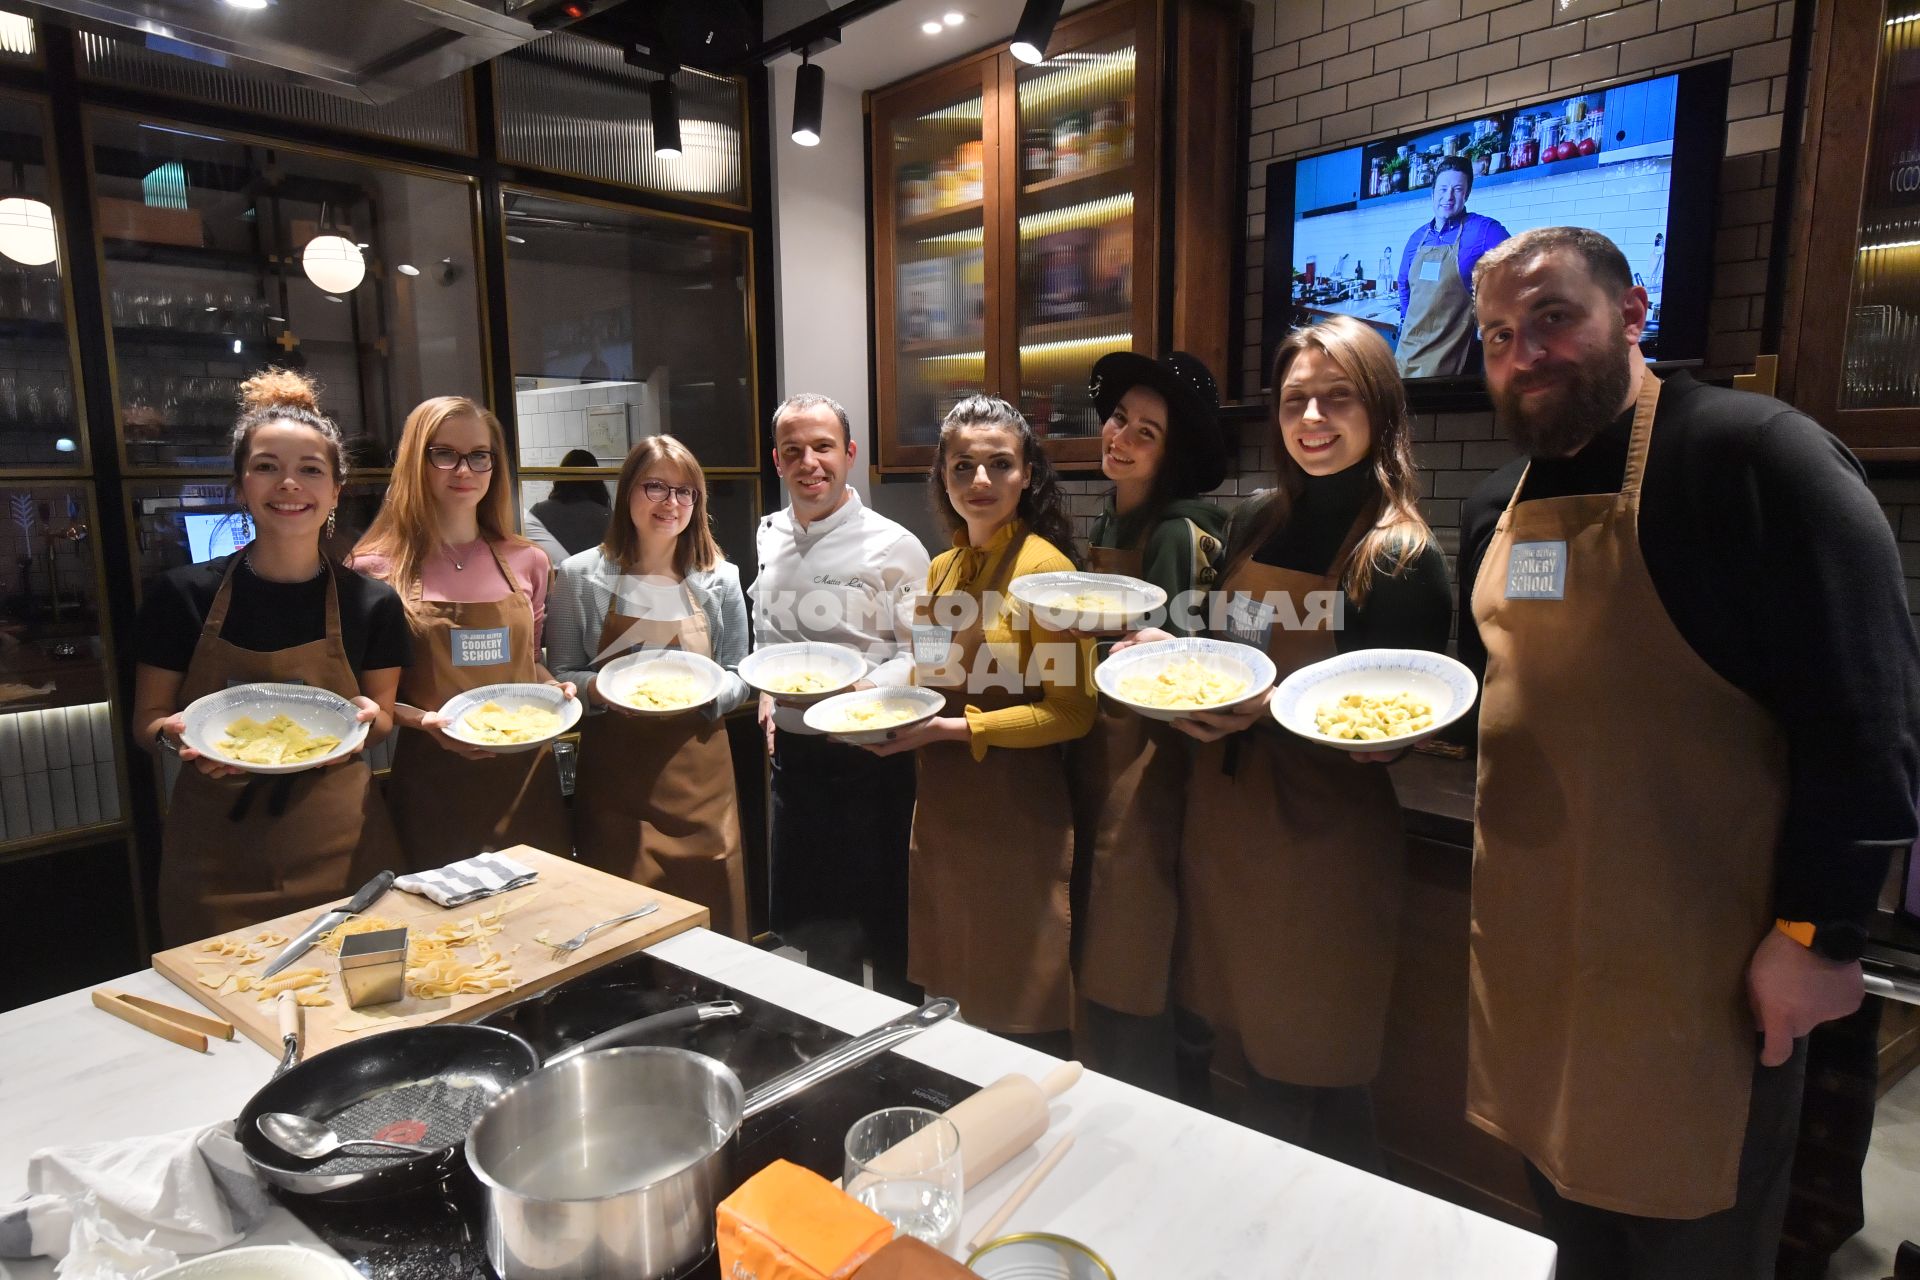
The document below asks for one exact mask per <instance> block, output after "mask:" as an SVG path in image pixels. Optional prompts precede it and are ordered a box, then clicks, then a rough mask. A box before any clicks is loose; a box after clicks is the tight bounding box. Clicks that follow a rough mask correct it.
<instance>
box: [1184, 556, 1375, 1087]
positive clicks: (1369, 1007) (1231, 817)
mask: <svg viewBox="0 0 1920 1280" xmlns="http://www.w3.org/2000/svg"><path fill="white" fill-rule="evenodd" d="M1349 545H1351V539H1349ZM1345 558H1346V551H1345V549H1343V550H1342V552H1341V554H1340V555H1339V556H1337V557H1336V558H1335V561H1334V563H1335V565H1336V566H1337V565H1339V564H1341V563H1343V562H1344V560H1345ZM1222 582H1223V585H1222V587H1221V588H1220V589H1221V590H1223V591H1225V592H1226V593H1227V595H1228V597H1229V598H1230V599H1231V598H1233V597H1235V596H1245V597H1247V598H1248V601H1260V600H1268V601H1272V602H1274V603H1275V605H1276V616H1275V620H1273V621H1272V622H1271V623H1270V625H1269V626H1268V627H1267V628H1266V630H1267V635H1266V641H1265V646H1264V647H1265V649H1266V652H1267V655H1268V656H1269V657H1271V658H1272V659H1273V662H1274V666H1275V667H1276V668H1277V669H1278V673H1279V678H1280V679H1283V680H1284V679H1285V678H1286V677H1287V676H1288V675H1290V674H1291V673H1293V672H1295V671H1297V670H1299V669H1300V668H1301V667H1304V666H1307V665H1308V664H1309V663H1313V662H1318V661H1321V660H1322V659H1325V658H1331V657H1333V656H1334V654H1335V653H1336V652H1337V649H1336V646H1335V643H1334V633H1333V631H1332V630H1331V629H1329V628H1327V627H1326V626H1324V625H1322V626H1317V627H1315V628H1314V629H1306V628H1304V627H1302V628H1289V627H1286V626H1283V625H1282V623H1281V621H1280V619H1284V618H1287V617H1288V616H1289V613H1288V611H1289V609H1291V610H1293V611H1294V612H1295V614H1296V615H1297V616H1300V617H1302V618H1306V617H1310V616H1312V615H1310V614H1309V613H1308V611H1307V596H1308V594H1309V593H1311V592H1323V591H1324V592H1337V591H1338V590H1339V589H1340V585H1339V578H1338V573H1337V570H1335V571H1332V572H1329V573H1327V574H1325V575H1316V574H1311V573H1301V572H1297V571H1294V570H1288V569H1277V568H1274V567H1272V566H1271V565H1263V564H1259V563H1257V562H1256V561H1254V559H1253V558H1252V556H1251V555H1242V556H1241V558H1240V559H1239V561H1238V563H1236V564H1234V565H1232V566H1230V567H1229V568H1228V570H1227V572H1226V573H1225V574H1224V575H1223V578H1222ZM1283 595H1284V596H1287V597H1290V602H1283V601H1280V600H1279V597H1280V596H1283ZM1321 620H1322V621H1324V620H1325V614H1324V611H1323V612H1322V615H1321ZM1191 777H1192V782H1191V784H1190V785H1189V787H1188V790H1187V804H1186V810H1187V811H1186V825H1185V834H1184V836H1183V838H1182V839H1181V842H1180V865H1179V876H1180V896H1181V920H1180V960H1179V982H1180V990H1181V997H1182V1003H1183V1004H1184V1005H1186V1007H1188V1008H1191V1009H1193V1010H1194V1011H1195V1012H1197V1013H1199V1014H1201V1015H1202V1016H1203V1017H1205V1018H1206V1019H1207V1021H1208V1022H1209V1023H1210V1024H1212V1025H1213V1026H1215V1027H1216V1028H1219V1029H1222V1030H1233V1031H1236V1032H1238V1033H1239V1035H1240V1039H1241V1042H1242V1044H1243V1046H1244V1049H1245V1052H1246V1057H1247V1062H1248V1064H1249V1065H1250V1066H1252V1068H1253V1069H1254V1070H1255V1071H1257V1072H1259V1073H1260V1074H1261V1075H1263V1076H1265V1077H1267V1078H1268V1079H1270V1080H1280V1081H1285V1082H1286V1083H1289V1084H1299V1085H1312V1086H1319V1087H1334V1086H1346V1085H1358V1084H1366V1083H1367V1082H1368V1081H1370V1080H1372V1079H1373V1077H1374V1076H1375V1074H1377V1073H1378V1071H1379V1067H1380V1047H1381V1042H1382V1039H1383V1038H1384V1036H1385V1033H1386V1021H1387V1002H1388V1000H1389V998H1390V996H1391V994H1392V988H1393V961H1394V952H1395V947H1396V942H1397V939H1398V936H1399V922H1400V899H1401V896H1402V893H1403V891H1404V888H1405V879H1406V841H1405V838H1404V836H1403V833H1402V831H1401V826H1400V806H1399V802H1398V801H1397V800H1396V799H1395V798H1394V793H1393V783H1392V782H1391V781H1390V780H1389V778H1388V777H1387V771H1386V770H1385V769H1383V768H1380V767H1379V766H1377V765H1366V764H1360V763H1358V762H1356V761H1354V760H1352V759H1350V758H1349V757H1348V756H1347V755H1346V754H1345V753H1343V752H1340V751H1336V750H1335V749H1334V748H1332V747H1322V746H1316V745H1314V744H1313V743H1310V742H1307V741H1305V740H1303V739H1301V738H1298V737H1296V736H1294V735H1293V734H1290V733H1287V732H1286V731H1284V730H1282V729H1281V728H1280V726H1279V725H1277V724H1275V723H1273V721H1272V720H1271V719H1270V718H1269V719H1263V720H1261V721H1258V722H1256V724H1255V725H1254V727H1253V728H1252V729H1251V730H1249V731H1247V732H1245V733H1238V734H1234V735H1233V736H1231V737H1230V738H1227V739H1224V740H1222V741H1220V742H1213V743H1207V744H1203V745H1199V746H1196V747H1195V749H1194V752H1193V770H1192V775H1191Z"/></svg>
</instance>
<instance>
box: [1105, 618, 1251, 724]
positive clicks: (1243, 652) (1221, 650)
mask: <svg viewBox="0 0 1920 1280" xmlns="http://www.w3.org/2000/svg"><path fill="white" fill-rule="evenodd" d="M1188 662H1198V663H1199V664H1200V665H1201V666H1203V667H1206V668H1208V669H1209V670H1212V671H1216V672H1218V673H1219V674H1221V675H1223V676H1226V677H1227V678H1229V679H1232V680H1239V681H1243V682H1244V683H1245V685H1246V687H1245V688H1244V689H1242V690H1241V691H1240V692H1239V693H1237V694H1235V695H1234V696H1233V697H1231V698H1228V699H1227V700H1226V701H1225V702H1219V703H1215V704H1213V705H1211V706H1205V707H1155V706H1149V705H1148V704H1146V703H1144V702H1135V701H1133V700H1132V699H1131V698H1129V697H1127V696H1126V695H1125V694H1123V693H1121V692H1120V684H1121V682H1122V681H1123V680H1126V679H1128V678H1130V677H1133V676H1153V675H1155V674H1157V673H1159V672H1160V671H1163V670H1165V669H1166V668H1167V667H1170V666H1180V665H1184V664H1186V663H1188ZM1274 674H1275V672H1274V667H1273V660H1272V659H1271V658H1269V657H1267V655H1266V654H1264V653H1262V652H1261V651H1260V650H1258V649H1256V648H1254V647H1253V646H1252V645H1247V644H1236V643H1235V642H1233V641H1231V640H1212V639H1209V638H1207V637H1205V636H1182V637H1179V638H1176V639H1173V640H1154V641H1151V642H1149V643H1147V644H1137V645H1134V646H1133V647H1132V648H1130V649H1122V650H1121V651H1120V652H1119V653H1116V654H1114V655H1113V656H1112V657H1110V658H1108V659H1107V660H1106V661H1105V662H1102V663H1101V664H1100V665H1099V666H1097V667H1095V668H1094V669H1093V682H1094V684H1095V685H1097V686H1098V687H1099V689H1100V692H1102V693H1104V694H1106V695H1107V696H1108V697H1109V698H1112V699H1113V700H1114V701H1115V702H1118V703H1120V704H1121V705H1122V706H1125V707H1130V708H1132V709H1133V710H1135V711H1137V712H1139V713H1140V714H1141V715H1143V716H1146V717H1147V718H1149V719H1151V720H1178V719H1180V718H1182V717H1183V716H1190V715H1192V714H1193V713H1194V712H1196V711H1224V710H1226V709H1227V708H1228V707H1232V706H1237V705H1239V704H1240V703H1242V702H1245V701H1246V700H1247V699H1248V698H1251V697H1253V696H1255V695H1256V694H1258V693H1259V692H1260V691H1261V690H1262V689H1265V688H1267V687H1269V686H1270V685H1272V684H1273V677H1274Z"/></svg>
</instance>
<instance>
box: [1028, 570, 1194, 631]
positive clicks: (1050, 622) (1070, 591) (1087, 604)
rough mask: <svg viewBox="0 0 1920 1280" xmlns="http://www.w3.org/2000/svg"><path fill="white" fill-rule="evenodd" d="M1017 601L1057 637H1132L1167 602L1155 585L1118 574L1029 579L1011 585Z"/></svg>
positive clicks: (1031, 576)
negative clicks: (1130, 633) (1119, 634)
mask: <svg viewBox="0 0 1920 1280" xmlns="http://www.w3.org/2000/svg"><path fill="white" fill-rule="evenodd" d="M1007 592H1008V594H1010V595H1011V596H1012V597H1013V598H1014V599H1015V600H1018V601H1019V602H1020V603H1021V604H1023V605H1025V606H1027V608H1029V609H1031V610H1033V613H1034V616H1035V617H1037V618H1038V619H1039V620H1040V621H1041V622H1043V623H1045V624H1046V625H1047V626H1050V627H1053V628H1054V629H1055V630H1058V631H1084V632H1088V633H1092V634H1101V633H1110V632H1115V631H1131V630H1133V629H1134V628H1135V627H1139V626H1141V625H1143V624H1144V623H1145V622H1146V620H1147V618H1148V617H1149V615H1151V614H1152V613H1153V611H1154V610H1156V609H1158V608H1160V606H1162V605H1164V604H1165V603H1166V602H1167V593H1166V592H1165V591H1163V590H1161V589H1160V588H1159V587H1156V586H1154V585H1153V584H1152V583H1151V582H1142V581H1141V580H1140V579H1138V578H1129V577H1127V576H1126V575H1125V574H1119V573H1081V572H1078V571H1075V572H1070V573H1029V574H1027V575H1025V576H1024V577H1019V578H1015V579H1014V580H1013V581H1012V582H1011V583H1009V584H1008V585H1007Z"/></svg>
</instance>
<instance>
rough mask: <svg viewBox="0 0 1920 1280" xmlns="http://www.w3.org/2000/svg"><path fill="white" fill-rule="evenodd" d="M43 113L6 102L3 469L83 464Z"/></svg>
mask: <svg viewBox="0 0 1920 1280" xmlns="http://www.w3.org/2000/svg"><path fill="white" fill-rule="evenodd" d="M50 136H51V129H50V128H49V126H48V122H47V117H46V111H45V108H44V107H43V106H42V105H41V104H40V103H38V102H34V101H30V100H28V99H23V98H13V97H0V350H4V352H5V355H4V357H0V468H5V469H24V468H33V469H38V468H42V467H73V468H76V469H77V468H79V467H80V466H82V465H84V461H85V457H86V440H85V436H86V433H85V432H84V431H83V430H81V429H80V427H79V423H80V420H81V419H80V409H79V397H78V396H77V395H76V394H75V393H74V382H73V340H72V336H71V333H70V331H69V329H68V324H67V316H68V313H67V294H66V283H65V281H64V279H63V278H62V276H63V273H62V271H61V264H60V256H59V252H58V249H59V244H58V238H57V236H56V235H55V216H56V215H55V209H56V208H57V205H58V199H57V197H56V196H55V195H53V194H52V188H53V182H52V178H51V176H50V173H49V170H48V168H47V159H48V157H47V139H48V138H49V137H50Z"/></svg>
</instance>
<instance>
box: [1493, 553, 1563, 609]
mask: <svg viewBox="0 0 1920 1280" xmlns="http://www.w3.org/2000/svg"><path fill="white" fill-rule="evenodd" d="M1566 598H1567V544H1566V542H1565V540H1560V541H1555V542H1516V543H1514V544H1513V552H1512V554H1510V555H1509V556H1508V557H1507V599H1509V600H1565V599H1566Z"/></svg>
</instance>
